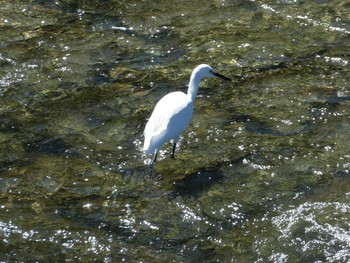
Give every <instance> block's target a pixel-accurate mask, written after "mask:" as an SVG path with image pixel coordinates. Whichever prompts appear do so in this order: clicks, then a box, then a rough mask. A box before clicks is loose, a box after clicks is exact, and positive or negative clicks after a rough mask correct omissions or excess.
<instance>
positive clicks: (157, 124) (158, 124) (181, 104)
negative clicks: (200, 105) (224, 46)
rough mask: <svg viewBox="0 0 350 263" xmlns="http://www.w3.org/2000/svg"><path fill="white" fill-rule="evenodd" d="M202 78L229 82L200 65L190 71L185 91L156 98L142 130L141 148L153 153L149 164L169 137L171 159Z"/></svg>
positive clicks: (190, 114) (188, 120)
mask: <svg viewBox="0 0 350 263" xmlns="http://www.w3.org/2000/svg"><path fill="white" fill-rule="evenodd" d="M205 77H218V78H222V79H224V80H229V81H231V79H229V78H227V77H225V76H223V75H221V74H218V73H216V72H214V71H213V69H212V68H211V67H210V66H208V65H206V64H201V65H199V66H197V67H196V68H195V69H194V70H193V71H192V74H191V79H190V83H189V85H188V91H187V94H185V93H184V92H181V91H175V92H171V93H169V94H167V95H165V96H164V97H163V98H162V99H161V100H160V101H158V103H157V105H156V106H155V108H154V110H153V112H152V115H151V117H150V118H149V120H148V122H147V124H146V128H145V131H144V136H145V141H144V145H143V149H144V151H145V153H146V154H152V153H154V158H153V163H155V162H156V160H157V154H158V152H159V150H160V148H161V147H162V145H163V144H164V143H166V142H168V141H171V140H173V142H174V144H173V149H172V153H171V157H172V158H174V154H175V148H176V143H177V142H178V141H179V139H180V135H181V134H182V132H183V131H184V130H185V129H186V127H187V125H188V124H189V123H190V121H191V118H192V113H193V102H194V100H195V98H196V96H197V92H198V88H199V82H200V80H201V79H202V78H205Z"/></svg>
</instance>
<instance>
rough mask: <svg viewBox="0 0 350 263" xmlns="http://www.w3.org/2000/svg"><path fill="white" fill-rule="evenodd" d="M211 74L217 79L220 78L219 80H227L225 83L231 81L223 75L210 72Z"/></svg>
mask: <svg viewBox="0 0 350 263" xmlns="http://www.w3.org/2000/svg"><path fill="white" fill-rule="evenodd" d="M211 74H213V75H214V76H215V77H218V78H220V79H223V80H227V81H232V80H231V79H230V78H228V77H225V76H224V75H221V74H219V73H216V72H212V73H211Z"/></svg>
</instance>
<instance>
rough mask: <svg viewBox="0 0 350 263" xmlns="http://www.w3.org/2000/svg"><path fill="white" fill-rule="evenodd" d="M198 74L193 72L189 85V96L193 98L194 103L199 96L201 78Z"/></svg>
mask: <svg viewBox="0 0 350 263" xmlns="http://www.w3.org/2000/svg"><path fill="white" fill-rule="evenodd" d="M197 73H198V72H193V73H192V75H191V79H190V84H188V91H187V95H189V96H191V100H192V101H194V100H195V99H196V96H197V92H198V88H199V82H200V81H201V78H199V76H197Z"/></svg>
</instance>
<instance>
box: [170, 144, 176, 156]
mask: <svg viewBox="0 0 350 263" xmlns="http://www.w3.org/2000/svg"><path fill="white" fill-rule="evenodd" d="M175 149H176V142H174V144H173V150H172V151H171V155H170V158H171V159H175Z"/></svg>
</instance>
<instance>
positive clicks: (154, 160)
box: [152, 152, 158, 164]
mask: <svg viewBox="0 0 350 263" xmlns="http://www.w3.org/2000/svg"><path fill="white" fill-rule="evenodd" d="M157 155H158V152H155V154H154V157H153V162H152V164H155V163H156V161H157Z"/></svg>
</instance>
